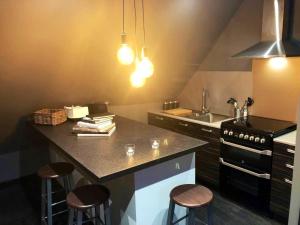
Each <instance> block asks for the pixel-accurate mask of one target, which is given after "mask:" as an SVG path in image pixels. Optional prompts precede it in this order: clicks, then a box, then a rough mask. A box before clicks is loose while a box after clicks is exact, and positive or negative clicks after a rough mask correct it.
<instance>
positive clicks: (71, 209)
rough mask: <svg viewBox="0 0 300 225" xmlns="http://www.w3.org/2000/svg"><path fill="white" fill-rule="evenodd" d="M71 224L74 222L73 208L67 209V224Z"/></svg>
mask: <svg viewBox="0 0 300 225" xmlns="http://www.w3.org/2000/svg"><path fill="white" fill-rule="evenodd" d="M73 224H74V209H73V208H70V209H69V219H68V225H73Z"/></svg>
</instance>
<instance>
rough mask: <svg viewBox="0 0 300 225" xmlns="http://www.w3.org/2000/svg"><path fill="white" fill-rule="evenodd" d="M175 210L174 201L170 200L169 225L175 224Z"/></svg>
mask: <svg viewBox="0 0 300 225" xmlns="http://www.w3.org/2000/svg"><path fill="white" fill-rule="evenodd" d="M174 210H175V203H174V202H173V201H172V199H170V203H169V210H168V219H167V225H172V224H173V218H174Z"/></svg>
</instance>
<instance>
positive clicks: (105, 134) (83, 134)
mask: <svg viewBox="0 0 300 225" xmlns="http://www.w3.org/2000/svg"><path fill="white" fill-rule="evenodd" d="M115 130H116V127H113V128H112V129H111V130H110V131H109V132H108V133H78V134H76V135H77V137H109V136H111V135H112V134H113V133H114V132H115Z"/></svg>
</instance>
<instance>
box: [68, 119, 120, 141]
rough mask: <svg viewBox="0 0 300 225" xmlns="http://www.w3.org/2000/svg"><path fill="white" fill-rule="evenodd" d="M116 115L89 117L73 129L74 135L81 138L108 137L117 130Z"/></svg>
mask: <svg viewBox="0 0 300 225" xmlns="http://www.w3.org/2000/svg"><path fill="white" fill-rule="evenodd" d="M114 116H115V115H114V114H111V113H105V114H99V115H98V114H97V115H88V116H86V117H84V118H82V120H81V121H78V122H77V124H76V125H75V126H74V127H73V133H74V134H76V135H77V136H81V137H107V136H110V135H112V133H113V132H114V131H115V130H116V124H115V122H114Z"/></svg>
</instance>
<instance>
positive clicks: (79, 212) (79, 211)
mask: <svg viewBox="0 0 300 225" xmlns="http://www.w3.org/2000/svg"><path fill="white" fill-rule="evenodd" d="M77 225H82V211H81V210H77Z"/></svg>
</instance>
